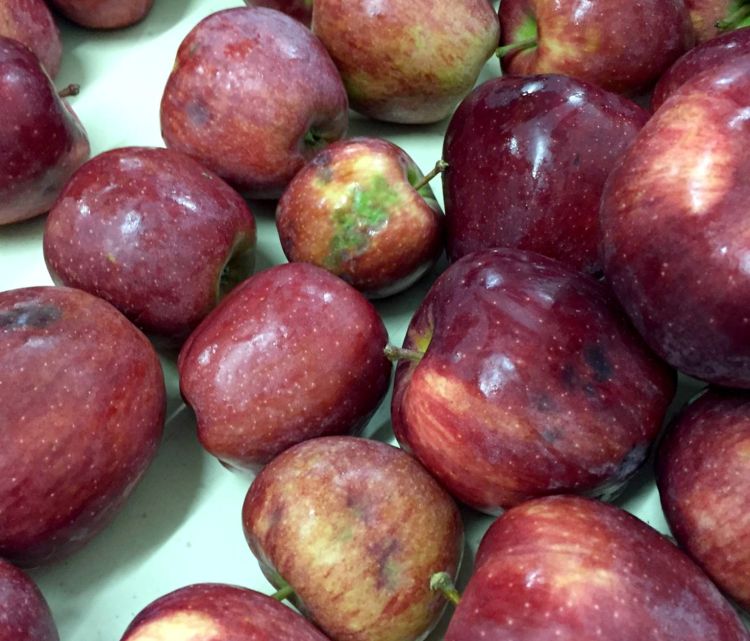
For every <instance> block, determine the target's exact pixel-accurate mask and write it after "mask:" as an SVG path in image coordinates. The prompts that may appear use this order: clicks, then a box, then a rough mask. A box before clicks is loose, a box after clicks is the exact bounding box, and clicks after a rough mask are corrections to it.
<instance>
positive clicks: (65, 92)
mask: <svg viewBox="0 0 750 641" xmlns="http://www.w3.org/2000/svg"><path fill="white" fill-rule="evenodd" d="M80 92H81V85H77V84H74V83H71V84H69V85H68V86H67V87H63V88H62V89H60V91H58V92H57V95H58V96H59V97H60V98H68V97H70V96H77V95H78V94H79V93H80Z"/></svg>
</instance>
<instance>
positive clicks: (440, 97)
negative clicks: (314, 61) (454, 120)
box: [312, 0, 499, 124]
mask: <svg viewBox="0 0 750 641" xmlns="http://www.w3.org/2000/svg"><path fill="white" fill-rule="evenodd" d="M312 30H313V33H315V34H316V35H317V36H318V37H319V38H320V39H321V40H322V41H323V44H324V45H325V46H326V48H327V49H328V51H329V52H330V54H331V57H332V58H333V60H334V62H335V63H336V66H337V67H338V69H339V71H340V72H341V77H342V78H343V79H344V84H345V85H346V89H347V92H348V94H349V100H350V101H351V105H352V108H353V109H355V110H357V111H359V112H360V113H362V114H364V115H366V116H369V117H370V118H375V119H377V120H385V121H389V122H397V123H409V124H422V123H430V122H437V121H439V120H442V119H443V118H446V117H447V116H449V115H450V113H451V112H452V111H453V109H454V108H455V106H456V104H458V102H459V100H461V98H463V96H465V95H466V93H467V92H468V91H469V90H470V89H471V88H472V86H473V85H474V83H475V82H476V80H477V77H478V76H479V72H480V71H481V70H482V67H483V66H484V63H485V62H486V61H487V60H488V59H489V57H490V56H491V55H492V53H493V52H494V51H495V48H496V47H497V43H498V39H499V24H498V20H497V16H496V15H495V13H494V9H492V6H491V5H490V3H489V2H487V0H454V1H453V2H440V3H436V2H432V1H431V0H383V1H380V2H377V3H373V2H369V1H367V0H354V1H352V0H314V3H313V17H312Z"/></svg>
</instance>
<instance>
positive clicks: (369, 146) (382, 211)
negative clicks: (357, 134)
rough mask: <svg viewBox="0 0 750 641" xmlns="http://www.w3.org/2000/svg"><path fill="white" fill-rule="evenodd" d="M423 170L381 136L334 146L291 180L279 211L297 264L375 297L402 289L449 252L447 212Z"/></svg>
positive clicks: (283, 238)
mask: <svg viewBox="0 0 750 641" xmlns="http://www.w3.org/2000/svg"><path fill="white" fill-rule="evenodd" d="M422 177H423V176H422V172H421V171H420V170H419V168H418V167H417V165H416V164H415V163H414V161H413V160H412V159H411V157H410V156H409V155H408V154H407V153H406V152H405V151H404V150H403V149H401V148H400V147H398V146H396V145H394V144H393V143H391V142H388V141H387V140H382V139H378V138H353V139H349V140H343V141H339V142H335V143H333V144H332V145H329V146H328V147H326V148H325V149H323V150H322V151H321V152H320V153H318V155H317V156H315V158H313V160H312V161H310V162H309V163H308V164H307V165H305V167H303V168H302V169H301V170H300V171H299V173H298V174H297V175H296V176H295V177H294V178H293V179H292V182H291V183H290V184H289V186H288V187H287V189H286V190H285V191H284V194H283V195H282V197H281V200H280V201H279V204H278V206H277V208H276V227H277V229H278V231H279V237H280V239H281V246H282V248H283V250H284V253H285V254H286V257H287V258H288V259H289V260H290V261H300V262H308V263H312V264H314V265H318V266H319V267H323V268H324V269H327V270H329V271H330V272H332V273H334V274H336V275H337V276H339V277H341V278H343V279H344V280H345V281H347V282H348V283H350V284H351V285H353V286H354V287H356V288H357V289H358V290H360V291H361V292H362V293H364V294H365V295H366V296H368V297H370V298H382V297H384V296H390V295H391V294H396V293H398V292H400V291H403V290H404V289H406V288H407V287H409V286H410V285H412V284H413V283H414V282H416V281H417V280H418V279H419V278H420V277H421V276H422V275H423V274H424V273H425V272H426V271H427V270H428V269H430V267H432V266H433V265H434V264H435V263H436V262H437V260H438V258H439V257H440V255H441V254H442V253H443V214H442V211H441V210H440V205H438V203H437V201H436V200H435V196H434V194H433V193H432V189H431V188H430V186H429V185H425V186H424V187H422V188H421V189H420V190H419V191H417V190H416V189H414V185H415V184H416V183H417V182H418V181H420V180H421V179H422Z"/></svg>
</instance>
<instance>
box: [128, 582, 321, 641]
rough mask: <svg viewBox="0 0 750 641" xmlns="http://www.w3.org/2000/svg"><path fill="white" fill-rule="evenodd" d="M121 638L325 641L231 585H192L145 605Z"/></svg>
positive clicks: (299, 620) (287, 613)
mask: <svg viewBox="0 0 750 641" xmlns="http://www.w3.org/2000/svg"><path fill="white" fill-rule="evenodd" d="M121 641H329V640H328V637H326V636H325V635H324V634H323V633H322V632H320V631H319V630H318V629H317V628H316V627H315V626H313V625H311V624H310V623H308V622H307V621H306V620H305V619H304V618H303V617H301V616H300V615H299V614H297V613H296V612H295V611H294V610H292V609H291V608H288V607H287V606H285V605H283V604H281V603H279V602H278V601H277V600H276V599H272V598H271V597H269V596H266V595H264V594H261V593H259V592H256V591H255V590H248V589H246V588H241V587H237V586H233V585H225V584H221V583H196V584H193V585H188V586H186V587H184V588H180V589H179V590H175V591H174V592H170V593H169V594H166V595H164V596H162V597H160V598H158V599H156V600H155V601H153V602H152V603H150V604H149V605H147V606H146V607H145V608H144V609H143V610H141V612H139V613H138V615H137V616H136V617H135V619H133V622H132V623H131V624H130V625H129V626H128V629H127V630H125V634H124V635H123V636H122V639H121Z"/></svg>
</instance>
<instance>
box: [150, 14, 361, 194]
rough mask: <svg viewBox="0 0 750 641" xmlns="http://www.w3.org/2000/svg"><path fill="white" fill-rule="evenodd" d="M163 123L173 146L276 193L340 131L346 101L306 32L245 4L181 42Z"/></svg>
mask: <svg viewBox="0 0 750 641" xmlns="http://www.w3.org/2000/svg"><path fill="white" fill-rule="evenodd" d="M311 78H314V79H315V82H311ZM161 124H162V135H163V137H164V141H165V142H166V143H167V146H168V147H171V148H173V149H176V150H178V151H182V152H184V153H186V154H188V155H190V156H193V157H194V158H195V159H196V160H198V161H199V162H200V163H201V164H203V165H205V166H206V167H208V168H209V169H211V170H213V171H214V172H216V173H217V174H219V175H220V176H221V177H222V178H224V179H225V180H227V181H228V182H229V183H230V184H232V185H233V186H234V187H236V188H237V189H239V190H240V191H241V192H243V193H244V194H245V195H247V196H249V197H252V198H278V197H279V196H280V195H281V192H282V191H283V189H284V188H285V187H286V185H287V184H288V183H289V181H290V180H291V179H292V177H293V176H294V174H296V173H297V171H299V170H300V169H301V168H302V166H303V165H304V164H305V162H306V161H307V160H309V159H310V158H312V157H313V156H314V155H315V153H316V152H317V151H319V150H320V149H321V148H322V147H324V146H325V144H327V143H329V142H332V141H334V140H338V139H339V138H342V137H343V136H344V134H345V133H346V129H347V126H348V124H349V114H348V102H347V98H346V90H345V89H344V85H343V84H342V82H341V77H340V76H339V73H338V71H337V70H336V67H335V66H334V64H333V62H332V61H331V58H330V56H329V55H328V53H327V52H326V50H325V48H324V47H323V45H322V44H321V42H320V41H319V40H318V39H317V38H316V37H315V36H313V35H312V34H311V33H310V31H309V29H307V28H305V27H304V26H303V25H301V24H300V23H299V22H297V21H296V20H294V19H293V18H290V17H289V16H286V15H284V14H283V13H281V12H279V11H274V10H273V9H265V8H263V7H258V8H255V7H240V8H235V9H227V10H224V11H218V12H216V13H214V14H212V15H210V16H208V17H207V18H204V19H203V20H202V21H201V22H199V23H198V25H197V26H196V27H195V28H193V30H192V31H191V32H190V33H189V34H188V35H187V37H186V38H185V39H184V40H183V41H182V44H181V45H180V48H179V50H178V51H177V60H176V62H175V67H174V69H173V71H172V73H171V74H170V76H169V80H168V81H167V86H166V88H165V90H164V95H163V97H162V102H161Z"/></svg>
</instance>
